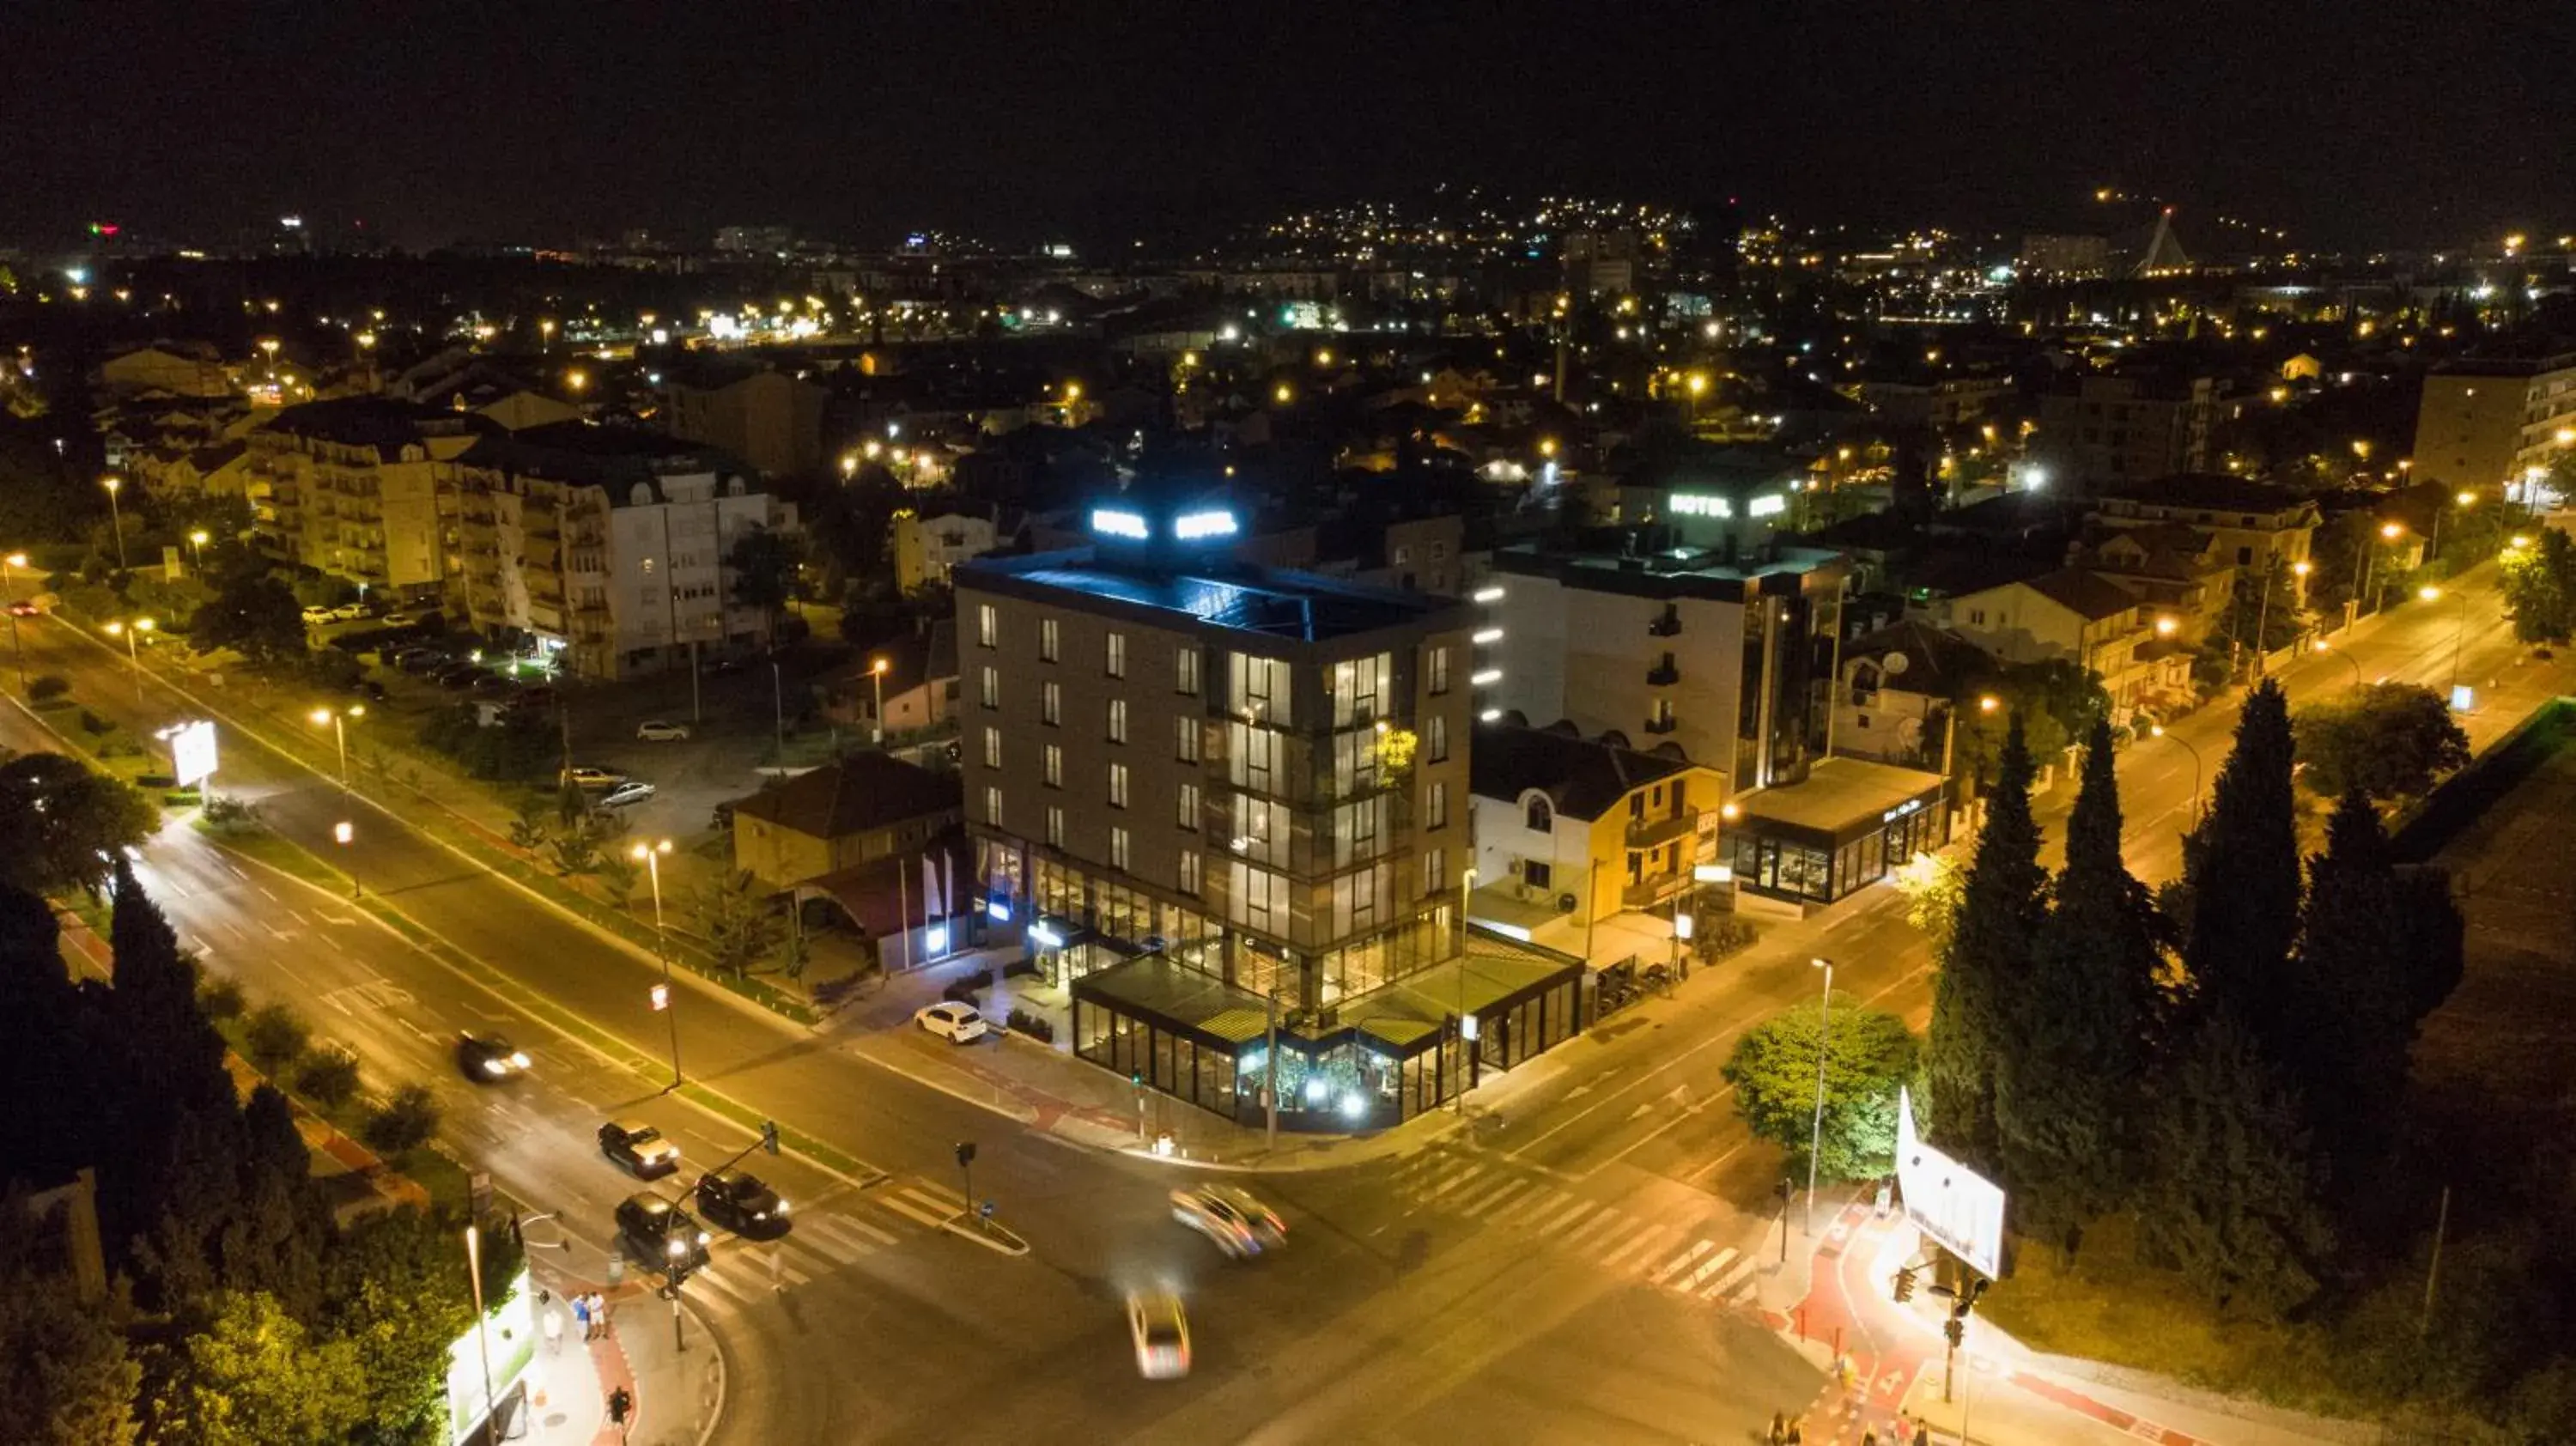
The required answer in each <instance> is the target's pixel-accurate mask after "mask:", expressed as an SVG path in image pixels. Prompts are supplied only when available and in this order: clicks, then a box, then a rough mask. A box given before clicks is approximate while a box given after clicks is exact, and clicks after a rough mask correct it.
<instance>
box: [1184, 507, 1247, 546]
mask: <svg viewBox="0 0 2576 1446" xmlns="http://www.w3.org/2000/svg"><path fill="white" fill-rule="evenodd" d="M1234 534H1235V524H1234V514H1233V513H1231V512H1184V513H1182V514H1181V515H1180V516H1178V517H1176V518H1174V519H1172V535H1173V536H1174V537H1177V538H1179V539H1180V540H1181V541H1183V542H1197V541H1199V540H1200V539H1202V538H1208V537H1232V536H1234Z"/></svg>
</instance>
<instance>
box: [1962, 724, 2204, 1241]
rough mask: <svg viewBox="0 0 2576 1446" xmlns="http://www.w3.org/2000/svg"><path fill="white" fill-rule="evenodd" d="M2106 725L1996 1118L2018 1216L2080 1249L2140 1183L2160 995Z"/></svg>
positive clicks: (2090, 760)
mask: <svg viewBox="0 0 2576 1446" xmlns="http://www.w3.org/2000/svg"><path fill="white" fill-rule="evenodd" d="M2112 770H2113V762H2112V749H2111V724H2110V722H2109V720H2107V719H2102V720H2097V721H2096V722H2095V723H2094V725H2093V736H2092V737H2091V738H2090V739H2089V740H2088V741H2087V743H2086V747H2085V752H2084V775H2083V787H2082V789H2081V791H2080V792H2078V793H2077V794H2076V797H2075V810H2074V812H2073V813H2072V814H2071V815H2070V816H2069V817H2068V818H2067V821H2066V867H2065V868H2064V869H2063V870H2061V871H2060V872H2059V874H2058V876H2057V883H2056V887H2055V889H2054V890H2053V891H2052V898H2051V903H2050V908H2049V912H2048V916H2047V918H2046V920H2045V921H2044V922H2042V924H2041V925H2040V928H2039V937H2038V940H2037V942H2036V943H2035V945H2034V946H2033V948H2032V951H2031V970H2030V976H2029V980H2028V984H2027V986H2026V988H2025V989H2024V990H2023V991H2022V995H2023V997H2024V998H2025V999H2026V1000H2027V1005H2026V1007H2025V1008H2024V1009H2022V1010H2020V1011H2017V1012H2018V1014H2019V1016H2020V1018H2021V1020H2022V1027H2021V1029H2020V1030H2019V1031H2018V1032H2019V1034H2020V1036H2021V1037H2020V1039H2019V1041H2018V1047H2017V1048H2016V1050H2015V1051H2014V1052H2013V1053H2012V1054H2011V1055H2010V1056H2008V1057H2006V1058H2004V1059H2002V1060H2000V1061H1999V1062H1998V1065H1997V1068H1996V1071H1995V1075H1996V1089H1995V1117H1996V1122H1997V1125H1998V1127H1999V1128H2000V1131H2001V1136H2002V1141H2003V1155H2004V1162H2005V1166H2006V1174H2007V1176H2008V1177H2009V1178H2010V1179H2011V1181H2012V1182H2013V1189H2014V1192H2015V1194H2014V1200H2015V1206H2014V1208H2015V1211H2016V1212H2017V1214H2018V1216H2019V1218H2020V1220H2021V1222H2022V1225H2023V1228H2024V1229H2026V1230H2027V1231H2029V1232H2030V1233H2032V1234H2034V1235H2039V1236H2042V1237H2044V1238H2047V1239H2050V1240H2053V1241H2055V1242H2057V1243H2058V1244H2059V1245H2060V1246H2061V1247H2063V1248H2064V1249H2066V1250H2068V1251H2069V1252H2072V1251H2073V1250H2074V1249H2075V1248H2076V1246H2077V1244H2078V1243H2079V1242H2080V1240H2081V1237H2082V1232H2083V1228H2084V1226H2085V1225H2086V1224H2087V1223H2088V1222H2090V1221H2092V1220H2094V1219H2096V1218H2099V1217H2100V1216H2103V1215H2107V1214H2109V1213H2111V1212H2112V1211H2114V1210H2116V1209H2118V1208H2120V1207H2121V1206H2122V1205H2124V1204H2126V1203H2128V1201H2129V1199H2130V1198H2131V1196H2132V1193H2133V1192H2134V1190H2135V1188H2136V1180H2137V1164H2138V1145H2139V1140H2138V1130H2137V1121H2138V1119H2139V1116H2140V1112H2141V1109H2142V1107H2143V1105H2144V1104H2145V1101H2146V1084H2147V1073H2148V1067H2149V1063H2150V1061H2151V1059H2152V1049H2153V1044H2154V1040H2155V1035H2156V1028H2157V1014H2158V1009H2159V1005H2160V1003H2161V997H2160V991H2159V989H2158V986H2157V982H2156V976H2157V971H2158V969H2159V967H2160V965H2161V964H2162V956H2161V954H2160V953H2159V951H2158V950H2157V947H2156V942H2155V936H2156V930H2155V926H2154V922H2153V919H2152V913H2153V908H2154V905H2153V904H2152V903H2151V902H2150V901H2149V899H2148V896H2147V891H2146V889H2145V888H2144V887H2143V886H2141V885H2140V884H2139V883H2138V881H2137V880H2136V879H2135V878H2132V877H2131V876H2130V874H2129V870H2128V866H2127V865H2126V864H2125V863H2123V862H2122V860H2121V856H2120V794H2119V782H2118V779H2117V776H2116V775H2115V774H2114V772H2113V771H2112Z"/></svg>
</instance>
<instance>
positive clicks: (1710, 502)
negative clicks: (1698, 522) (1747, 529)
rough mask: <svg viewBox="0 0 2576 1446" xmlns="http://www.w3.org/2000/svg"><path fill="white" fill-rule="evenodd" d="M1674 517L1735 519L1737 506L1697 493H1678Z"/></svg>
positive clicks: (1674, 498) (1674, 505) (1722, 499)
mask: <svg viewBox="0 0 2576 1446" xmlns="http://www.w3.org/2000/svg"><path fill="white" fill-rule="evenodd" d="M1673 515H1674V516H1675V517H1733V516H1734V515H1735V504H1733V503H1731V502H1729V501H1727V500H1726V499H1725V498H1723V497H1703V496H1701V495H1700V494H1698V493H1696V492H1676V493H1674V494H1673ZM1756 515H1759V514H1756Z"/></svg>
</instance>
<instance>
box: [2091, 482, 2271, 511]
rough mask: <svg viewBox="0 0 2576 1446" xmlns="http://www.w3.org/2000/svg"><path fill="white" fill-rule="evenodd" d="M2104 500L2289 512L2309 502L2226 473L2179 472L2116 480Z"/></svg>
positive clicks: (2154, 505)
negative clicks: (2138, 479)
mask: <svg viewBox="0 0 2576 1446" xmlns="http://www.w3.org/2000/svg"><path fill="white" fill-rule="evenodd" d="M2100 496H2101V500H2103V501H2105V502H2126V503H2134V504H2138V505H2142V506H2148V507H2198V508H2204V509H2207V510H2210V511H2213V512H2287V511H2291V510H2293V509H2295V508H2298V507H2300V506H2303V505H2305V504H2306V502H2307V500H2308V499H2306V498H2305V497H2302V496H2300V495H2299V494H2298V493H2296V492H2292V491H2290V490H2289V489H2287V488H2285V487H2276V486H2273V485H2272V484H2271V483H2269V482H2258V481H2256V480H2254V479H2253V478H2251V477H2234V476H2230V475H2228V474H2227V473H2224V472H2176V473H2174V474H2172V475H2171V476H2167V477H2159V478H2156V479H2155V480H2154V481H2151V482H2127V483H2115V484H2113V485H2111V486H2108V487H2105V488H2103V489H2101V493H2100Z"/></svg>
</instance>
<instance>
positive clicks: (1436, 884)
mask: <svg viewBox="0 0 2576 1446" xmlns="http://www.w3.org/2000/svg"><path fill="white" fill-rule="evenodd" d="M1448 887H1449V851H1448V850H1447V849H1424V850H1423V851H1422V897H1424V898H1426V899H1436V898H1438V897H1440V891H1441V890H1443V889H1446V888H1448Z"/></svg>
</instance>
